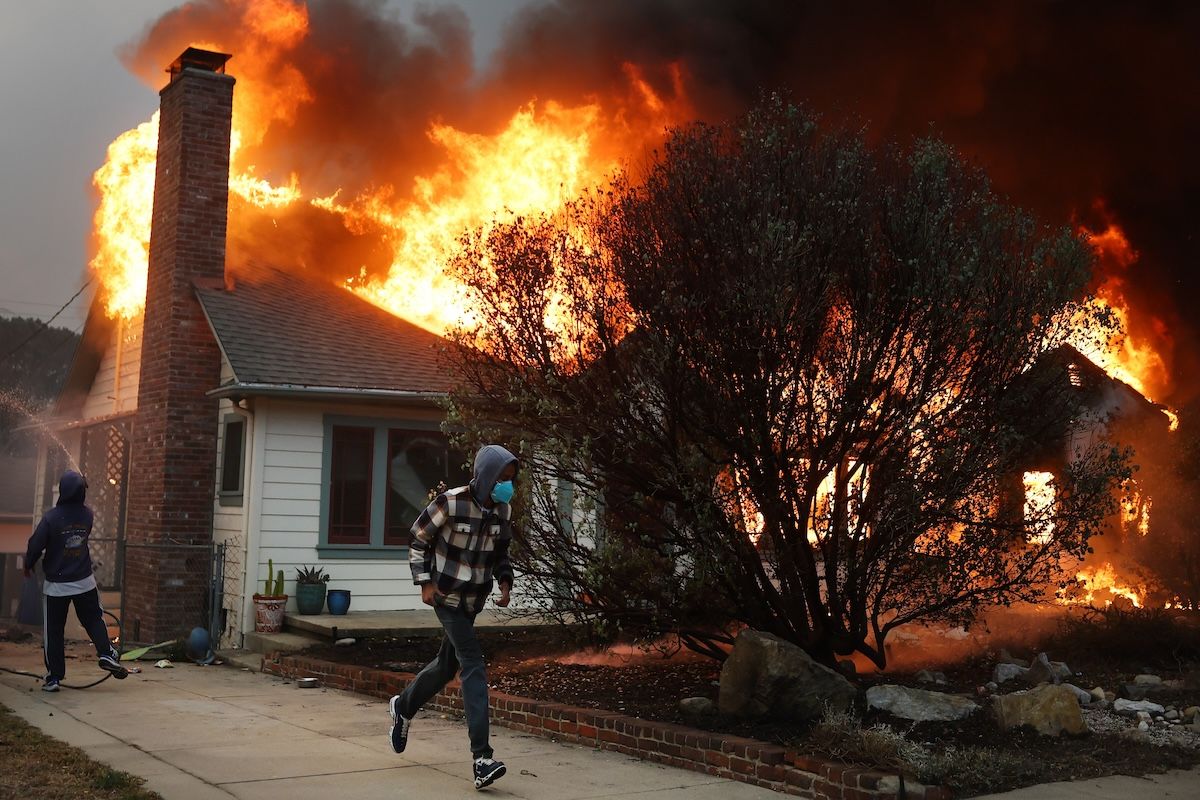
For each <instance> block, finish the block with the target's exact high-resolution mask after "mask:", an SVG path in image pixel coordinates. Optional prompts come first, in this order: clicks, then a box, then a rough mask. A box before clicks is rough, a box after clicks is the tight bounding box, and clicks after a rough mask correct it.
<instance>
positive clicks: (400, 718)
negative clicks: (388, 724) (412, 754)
mask: <svg viewBox="0 0 1200 800" xmlns="http://www.w3.org/2000/svg"><path fill="white" fill-rule="evenodd" d="M399 703H400V695H394V696H393V697H392V699H391V701H390V702H388V712H389V713H390V714H391V715H392V731H391V740H392V752H394V753H403V752H404V748H405V747H406V746H408V729H409V727H411V726H412V720H411V719H409V718H408V717H406V716H404V715H403V714H401V713H400V710H399V707H398V704H399Z"/></svg>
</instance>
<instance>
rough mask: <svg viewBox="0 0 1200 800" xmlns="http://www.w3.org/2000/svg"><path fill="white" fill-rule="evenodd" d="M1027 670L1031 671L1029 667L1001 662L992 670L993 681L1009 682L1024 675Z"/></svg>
mask: <svg viewBox="0 0 1200 800" xmlns="http://www.w3.org/2000/svg"><path fill="white" fill-rule="evenodd" d="M1027 672H1029V667H1022V666H1019V665H1017V664H1009V663H1007V662H1001V663H999V664H997V665H996V668H995V669H994V670H992V682H993V683H1007V682H1008V681H1011V680H1012V679H1013V678H1020V677H1023V676H1024V675H1025V673H1027Z"/></svg>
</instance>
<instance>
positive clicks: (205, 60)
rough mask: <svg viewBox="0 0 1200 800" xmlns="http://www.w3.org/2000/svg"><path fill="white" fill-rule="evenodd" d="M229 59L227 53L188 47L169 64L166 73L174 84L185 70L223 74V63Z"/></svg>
mask: <svg viewBox="0 0 1200 800" xmlns="http://www.w3.org/2000/svg"><path fill="white" fill-rule="evenodd" d="M229 59H230V55H229V53H217V52H214V51H212V50H201V49H200V48H199V47H189V48H188V49H187V50H184V51H183V53H182V54H181V55H180V56H179V58H177V59H175V60H174V61H173V62H171V66H170V67H168V68H167V72H169V73H171V82H172V83H174V82H175V81H176V79H177V78H178V77H179V74H180V73H181V72H183V71H184V70H185V69H198V70H203V71H204V72H220V73H223V72H225V62H226V61H228V60H229Z"/></svg>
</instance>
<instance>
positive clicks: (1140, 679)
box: [1133, 674, 1163, 686]
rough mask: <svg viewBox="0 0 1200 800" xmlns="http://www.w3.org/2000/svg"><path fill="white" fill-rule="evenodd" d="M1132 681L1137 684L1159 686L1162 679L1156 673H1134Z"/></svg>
mask: <svg viewBox="0 0 1200 800" xmlns="http://www.w3.org/2000/svg"><path fill="white" fill-rule="evenodd" d="M1133 682H1134V683H1135V684H1137V685H1138V686H1161V685H1162V682H1163V679H1162V678H1161V677H1159V676H1158V675H1146V674H1143V675H1135V676H1133Z"/></svg>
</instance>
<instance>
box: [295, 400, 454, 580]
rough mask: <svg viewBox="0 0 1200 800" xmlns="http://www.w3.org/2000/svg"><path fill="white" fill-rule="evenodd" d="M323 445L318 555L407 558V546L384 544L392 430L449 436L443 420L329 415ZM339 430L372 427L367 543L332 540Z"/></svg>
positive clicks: (325, 420) (324, 424)
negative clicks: (336, 430) (335, 433)
mask: <svg viewBox="0 0 1200 800" xmlns="http://www.w3.org/2000/svg"><path fill="white" fill-rule="evenodd" d="M322 427H323V430H324V436H323V441H322V444H321V516H320V522H319V524H320V529H319V532H318V539H317V552H318V553H319V554H320V555H321V556H322V557H326V558H362V559H391V560H395V559H401V558H403V559H407V558H408V545H407V544H384V535H385V523H386V520H387V516H386V514H387V480H388V454H389V452H390V439H391V431H393V430H396V431H412V432H421V433H436V434H438V435H440V436H445V434H444V433H443V431H442V424H441V421H440V420H432V419H429V420H421V419H412V418H405V417H357V416H349V415H341V414H326V415H325V417H324V420H323V424H322ZM335 427H353V428H371V429H372V430H373V434H374V438H373V440H372V441H373V446H372V450H371V482H370V498H371V505H370V523H369V533H368V538H367V543H365V544H343V543H339V542H330V541H329V523H330V486H331V481H332V468H333V429H334V428H335Z"/></svg>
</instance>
